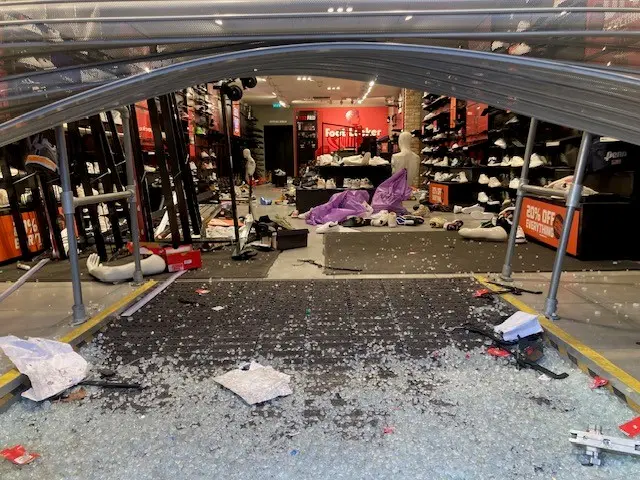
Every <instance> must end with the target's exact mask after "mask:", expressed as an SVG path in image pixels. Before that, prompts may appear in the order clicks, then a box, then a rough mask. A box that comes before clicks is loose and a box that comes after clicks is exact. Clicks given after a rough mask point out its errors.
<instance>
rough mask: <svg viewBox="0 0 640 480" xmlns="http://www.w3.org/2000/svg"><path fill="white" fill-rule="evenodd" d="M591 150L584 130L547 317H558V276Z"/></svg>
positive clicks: (557, 252)
mask: <svg viewBox="0 0 640 480" xmlns="http://www.w3.org/2000/svg"><path fill="white" fill-rule="evenodd" d="M589 150H591V134H590V133H588V132H584V133H583V134H582V141H581V142H580V150H579V151H578V162H577V163H576V167H575V170H574V172H573V184H572V185H571V188H570V190H569V195H568V196H567V202H566V205H567V212H566V216H565V219H564V222H562V233H561V234H560V241H559V242H558V249H557V250H556V258H555V260H554V262H553V270H552V271H551V282H549V294H548V295H547V299H546V301H545V310H544V314H545V316H546V317H547V318H550V319H552V320H556V319H557V318H558V313H557V312H558V288H559V287H560V276H561V275H562V261H563V260H564V256H565V253H566V251H567V245H568V244H569V234H570V233H571V225H572V224H573V216H574V214H575V211H576V210H577V209H578V208H579V207H580V203H581V200H582V181H583V179H584V173H585V170H586V169H587V159H588V157H589Z"/></svg>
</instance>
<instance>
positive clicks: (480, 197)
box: [478, 192, 489, 203]
mask: <svg viewBox="0 0 640 480" xmlns="http://www.w3.org/2000/svg"><path fill="white" fill-rule="evenodd" d="M478 201H479V202H480V203H487V202H488V201H489V195H487V194H486V193H484V192H480V193H479V194H478Z"/></svg>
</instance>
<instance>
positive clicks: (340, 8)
mask: <svg viewBox="0 0 640 480" xmlns="http://www.w3.org/2000/svg"><path fill="white" fill-rule="evenodd" d="M336 12H338V13H342V12H344V8H342V7H338V9H337V10H336Z"/></svg>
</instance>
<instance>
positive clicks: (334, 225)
mask: <svg viewBox="0 0 640 480" xmlns="http://www.w3.org/2000/svg"><path fill="white" fill-rule="evenodd" d="M339 229H340V225H338V222H327V223H324V224H322V225H320V226H319V227H318V228H316V233H329V232H337V231H338V230H339Z"/></svg>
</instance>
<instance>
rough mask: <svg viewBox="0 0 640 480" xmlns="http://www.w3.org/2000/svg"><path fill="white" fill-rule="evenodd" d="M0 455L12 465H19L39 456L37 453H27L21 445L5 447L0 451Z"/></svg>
mask: <svg viewBox="0 0 640 480" xmlns="http://www.w3.org/2000/svg"><path fill="white" fill-rule="evenodd" d="M0 455H2V456H3V457H4V458H6V459H7V460H9V461H10V462H11V463H13V464H14V465H20V466H22V465H26V464H27V463H31V462H33V461H34V460H35V459H36V458H38V457H39V456H40V455H38V454H37V453H28V452H27V450H26V449H25V448H24V447H23V446H22V445H14V446H13V447H10V448H5V449H4V450H2V451H1V452H0Z"/></svg>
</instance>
